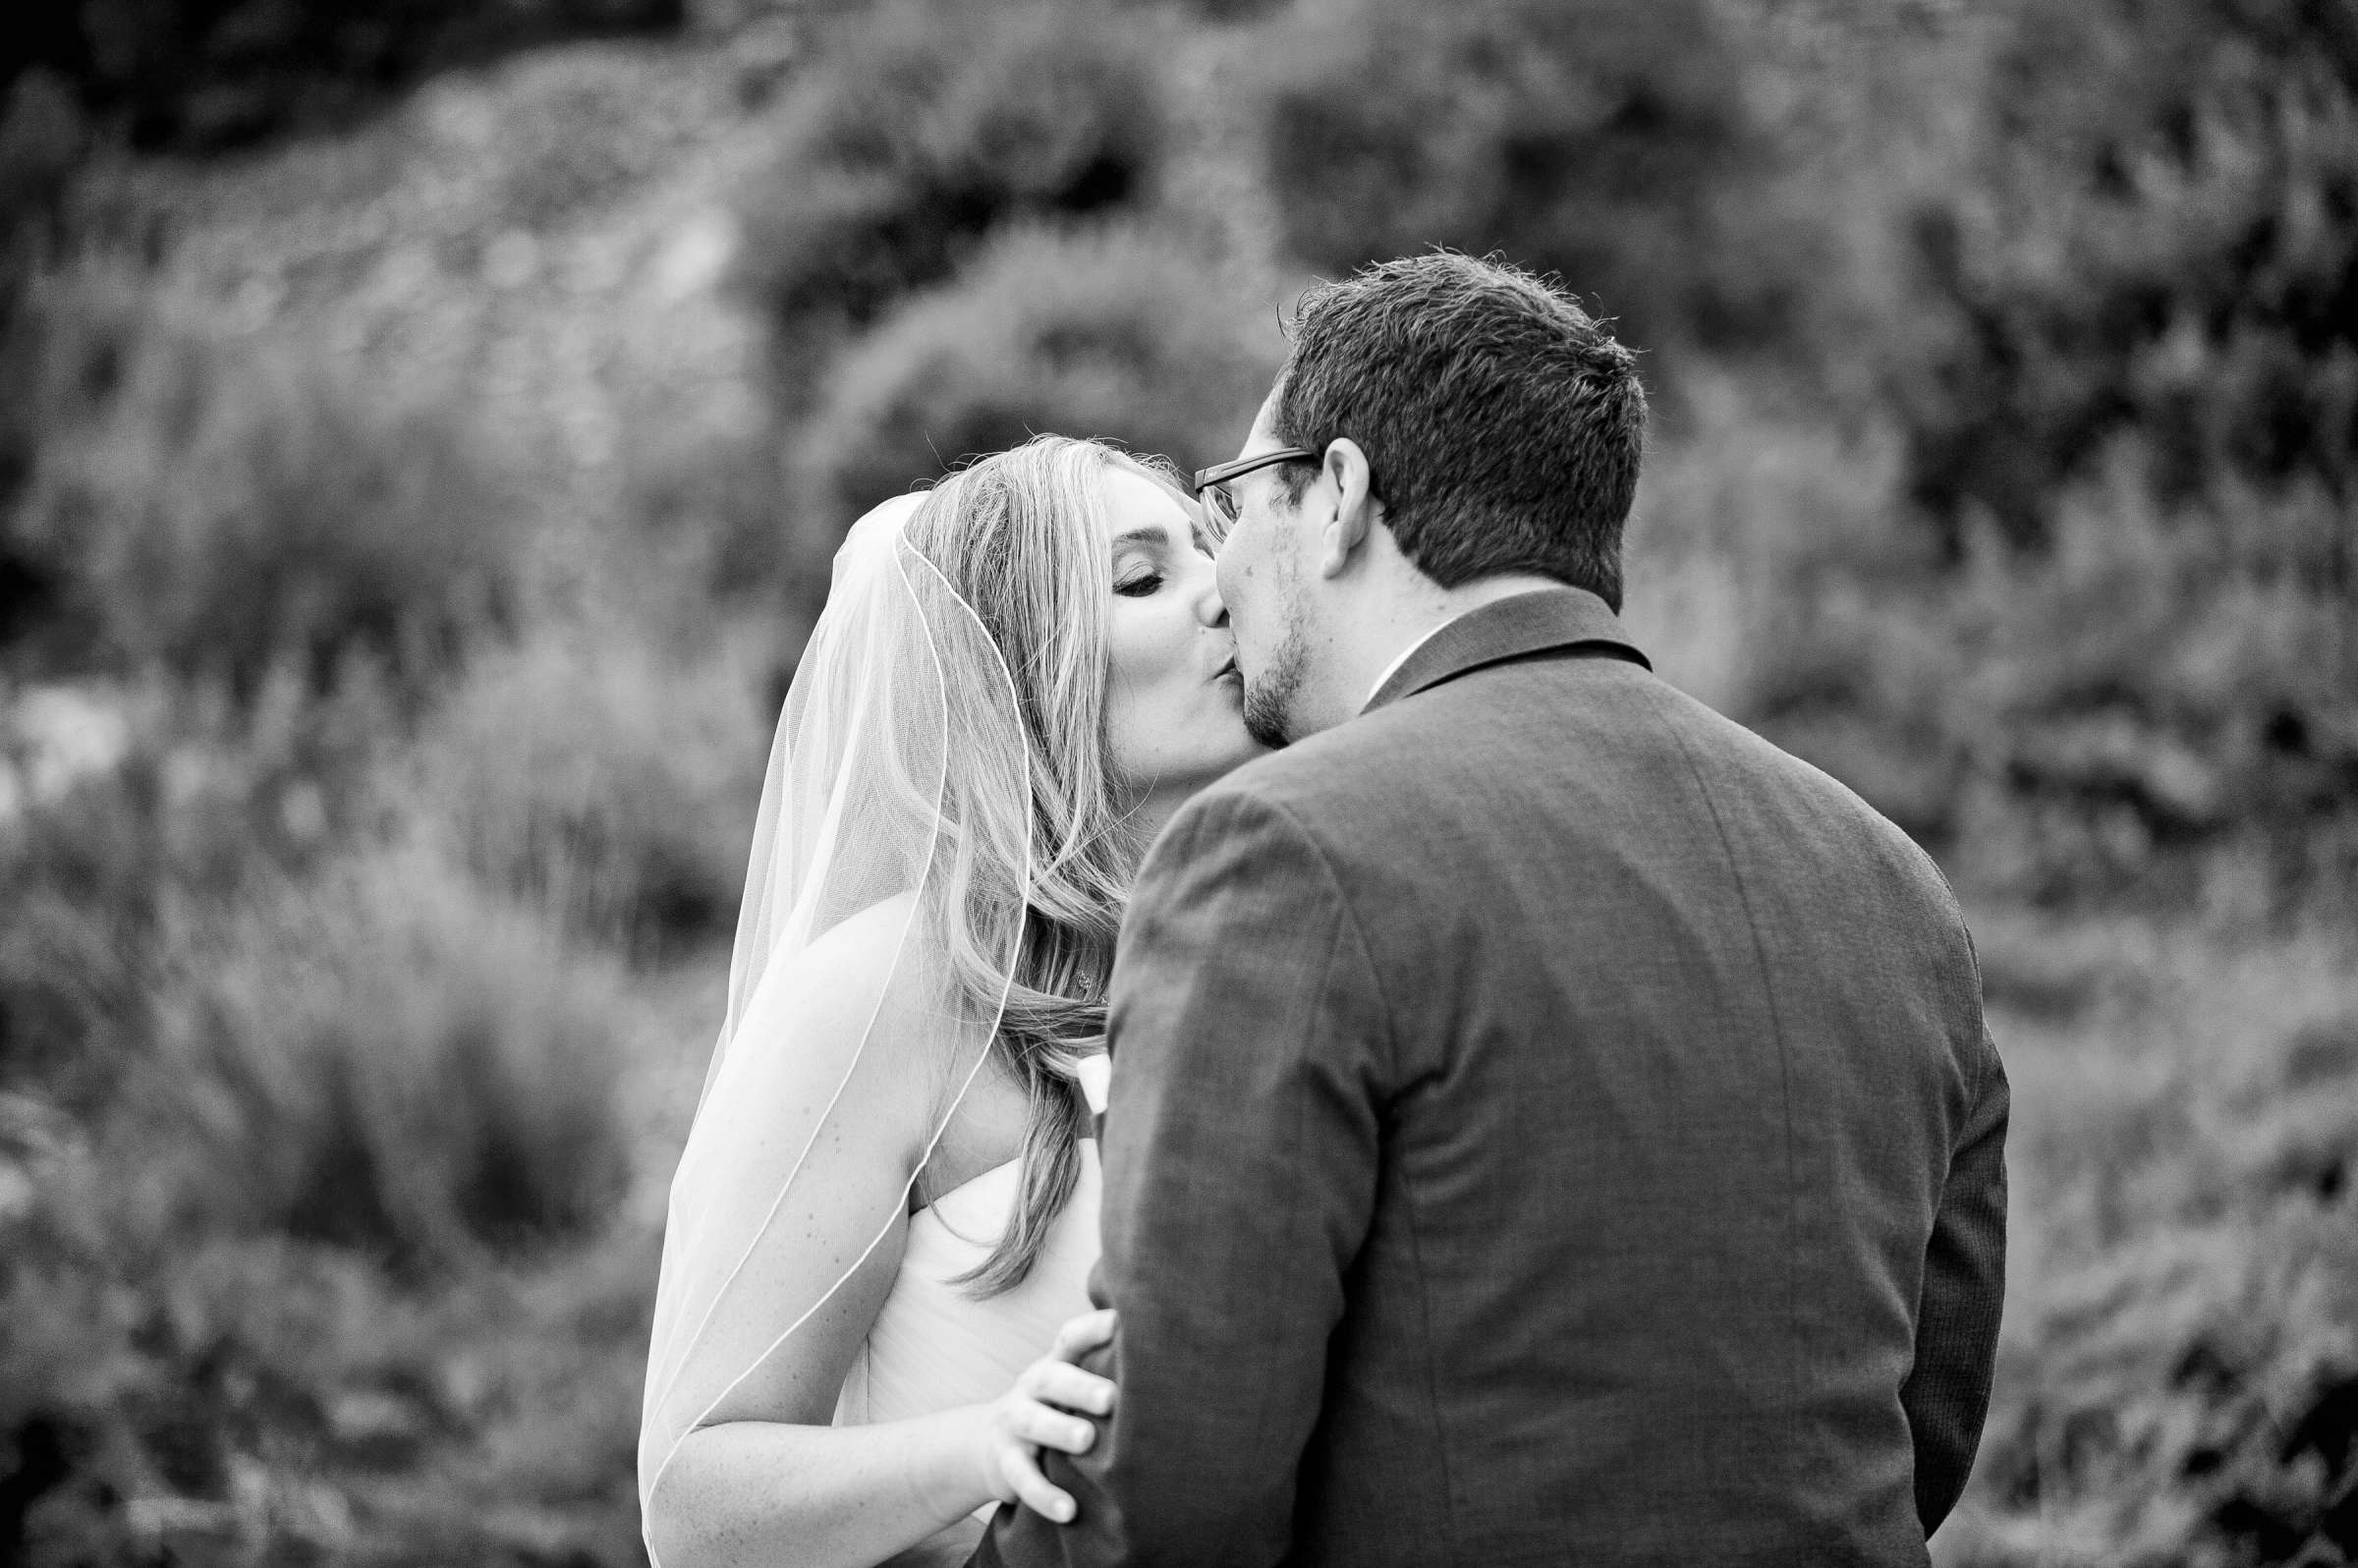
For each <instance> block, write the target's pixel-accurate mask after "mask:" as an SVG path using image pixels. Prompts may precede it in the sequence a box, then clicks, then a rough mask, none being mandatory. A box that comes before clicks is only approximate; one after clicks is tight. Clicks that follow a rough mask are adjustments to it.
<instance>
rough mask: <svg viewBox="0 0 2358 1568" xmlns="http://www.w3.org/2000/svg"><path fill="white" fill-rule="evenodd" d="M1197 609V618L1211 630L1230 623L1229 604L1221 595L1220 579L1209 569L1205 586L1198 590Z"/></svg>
mask: <svg viewBox="0 0 2358 1568" xmlns="http://www.w3.org/2000/svg"><path fill="white" fill-rule="evenodd" d="M1195 609H1196V619H1197V620H1199V621H1201V622H1202V623H1204V625H1205V626H1206V627H1207V629H1209V630H1211V631H1215V632H1216V631H1218V630H1219V629H1220V628H1221V627H1224V626H1226V625H1227V624H1228V605H1227V602H1226V601H1225V600H1223V599H1222V598H1221V597H1220V580H1219V579H1218V578H1217V577H1215V576H1213V575H1212V574H1211V572H1210V571H1209V570H1207V571H1206V572H1205V574H1204V586H1203V587H1202V588H1199V589H1197V591H1196V604H1195Z"/></svg>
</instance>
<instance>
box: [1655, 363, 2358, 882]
mask: <svg viewBox="0 0 2358 1568" xmlns="http://www.w3.org/2000/svg"><path fill="white" fill-rule="evenodd" d="M1697 391H1698V394H1699V395H1698V396H1697V397H1696V398H1694V399H1693V400H1692V407H1693V410H1694V413H1695V416H1696V422H1695V427H1694V429H1693V430H1692V432H1690V433H1686V434H1682V435H1680V436H1679V437H1677V438H1674V439H1671V440H1667V441H1665V442H1664V443H1663V444H1662V446H1661V448H1660V449H1659V450H1657V451H1656V454H1655V455H1654V460H1653V467H1652V470H1651V472H1650V474H1649V476H1648V479H1647V487H1646V492H1645V494H1644V496H1643V497H1642V508H1643V510H1642V514H1641V522H1640V525H1639V528H1638V529H1637V531H1636V533H1635V538H1636V545H1637V547H1636V552H1635V554H1636V562H1637V565H1636V568H1635V570H1634V571H1633V574H1632V583H1633V588H1632V605H1631V610H1632V614H1633V616H1635V617H1637V618H1638V620H1639V624H1640V625H1642V626H1646V627H1647V628H1648V631H1649V635H1650V636H1652V635H1655V633H1654V628H1653V626H1652V624H1651V623H1652V622H1654V621H1656V620H1658V619H1660V617H1661V615H1662V613H1663V611H1664V610H1665V609H1669V608H1671V607H1674V606H1676V607H1682V608H1684V609H1685V610H1687V611H1688V612H1689V613H1690V614H1693V613H1700V614H1703V615H1704V616H1706V617H1707V619H1706V621H1705V624H1704V626H1703V627H1702V628H1701V629H1699V628H1698V627H1697V626H1694V625H1690V624H1687V623H1685V622H1678V623H1673V624H1671V625H1670V626H1669V627H1668V628H1667V629H1666V633H1665V636H1666V642H1665V651H1666V655H1667V659H1668V662H1666V663H1665V665H1664V668H1665V670H1666V671H1667V672H1668V673H1670V674H1671V675H1672V676H1673V678H1675V679H1678V680H1680V681H1681V683H1682V684H1686V685H1689V686H1691V687H1692V688H1693V689H1696V690H1698V691H1701V692H1703V693H1705V694H1706V695H1708V696H1710V697H1712V698H1713V699H1715V700H1719V701H1720V702H1722V703H1723V704H1724V705H1725V706H1726V708H1727V709H1728V711H1730V712H1732V713H1734V714H1736V715H1737V716H1739V717H1740V718H1742V719H1743V720H1744V721H1745V722H1746V723H1748V724H1751V725H1753V726H1755V727H1756V728H1758V729H1759V730H1761V731H1762V733H1764V734H1766V735H1768V737H1769V738H1771V739H1773V740H1775V741H1776V742H1777V743H1778V744H1779V745H1782V746H1784V747H1786V748H1788V749H1790V750H1792V751H1794V752H1796V753H1798V754H1800V755H1801V756H1806V757H1808V758H1809V759H1810V760H1812V761H1814V762H1816V763H1818V764H1819V765H1820V766H1822V767H1825V769H1826V770H1827V771H1829V772H1831V773H1833V774H1834V775H1835V776H1836V777H1838V778H1840V779H1842V780H1843V781H1844V782H1845V783H1847V784H1849V785H1850V786H1851V787H1852V788H1854V789H1856V790H1858V791H1859V792H1860V793H1861V794H1862V795H1864V796H1866V797H1867V799H1868V800H1869V801H1870V802H1872V803H1873V804H1874V805H1875V806H1876V807H1878V808H1879V809H1880V810H1881V811H1882V812H1884V813H1885V814H1887V815H1889V816H1890V817H1892V818H1893V819H1894V820H1895V821H1897V822H1898V823H1900V825H1902V826H1903V827H1905V828H1906V829H1907V830H1908V831H1909V832H1911V833H1912V834H1914V835H1916V836H1917V837H1918V838H1919V839H1920V840H1923V841H1924V842H1926V843H1928V844H1930V845H1933V846H1934V847H1936V848H1937V850H1938V851H1939V852H1940V853H1941V855H1942V857H1943V859H1944V861H1945V863H1946V864H1947V865H1948V867H1949V868H1950V870H1951V872H1952V874H1955V875H1957V876H1959V877H1960V878H1961V879H1962V880H1964V881H1967V882H1970V883H1973V884H1975V885H1976V886H1978V887H1980V888H1982V889H1984V890H1986V891H1992V892H1999V893H2004V894H2007V895H2011V896H2016V897H2028V898H2031V899H2034V900H2037V901H2040V902H2044V903H2050V904H2071V903H2079V902H2085V901H2090V900H2094V901H2098V902H2108V903H2120V902H2126V903H2140V904H2145V905H2148V906H2152V907H2162V906H2174V907H2177V908H2181V909H2183V908H2188V907H2193V906H2200V905H2207V906H2209V907H2211V908H2212V909H2214V910H2215V912H2217V913H2220V914H2225V915H2234V916H2238V917H2249V916H2260V917H2263V918H2268V917H2276V916H2285V915H2290V914H2293V913H2295V912H2298V911H2304V910H2305V911H2313V912H2317V913H2321V914H2334V913H2339V914H2347V913H2349V912H2350V911H2351V908H2352V904H2351V896H2350V890H2351V889H2352V888H2353V887H2358V677H2354V675H2353V670H2354V668H2358V666H2354V665H2353V663H2352V660H2353V657H2354V655H2358V628H2354V626H2353V619H2352V618H2353V615H2354V614H2358V609H2354V607H2353V606H2352V604H2351V603H2349V602H2348V601H2345V600H2338V599H2335V598H2332V597H2329V596H2324V595H2319V594H2316V593H2314V592H2311V591H2307V590H2306V589H2305V588H2304V586H2303V585H2304V584H2308V583H2314V582H2316V581H2317V574H2318V572H2319V569H2320V566H2321V562H2320V560H2319V550H2320V547H2321V542H2322V541H2324V540H2325V539H2327V538H2329V537H2330V533H2331V531H2332V528H2333V527H2334V518H2333V513H2332V508H2331V506H2330V503H2329V502H2328V501H2327V499H2326V498H2325V497H2324V496H2322V495H2320V494H2318V493H2316V492H2314V491H2311V492H2309V493H2306V494H2303V493H2297V492H2296V493H2278V494H2274V495H2271V494H2268V493H2265V492H2260V491H2246V492H2245V493H2244V494H2243V495H2242V496H2241V498H2240V499H2239V500H2234V501H2226V500H2222V501H2220V502H2218V503H2216V504H2211V505H2204V506H2193V505H2188V506H2181V507H2177V508H2174V509H2173V508H2167V507H2165V506H2164V505H2163V504H2162V503H2161V502H2160V501H2158V500H2157V499H2156V497H2155V496H2154V495H2153V493H2152V491H2151V489H2150V487H2149V485H2148V482H2147V480H2146V478H2145V477H2144V471H2143V465H2142V464H2141V463H2140V462H2139V461H2138V460H2137V459H2136V457H2135V455H2134V454H2125V453H2124V455H2123V456H2122V458H2121V459H2120V460H2119V461H2117V462H2116V463H2115V464H2114V466H2113V467H2112V469H2111V470H2110V471H2109V473H2108V474H2107V475H2106V476H2105V479H2104V480H2103V481H2101V482H2092V483H2089V484H2084V485H2079V486H2075V487H2074V488H2073V489H2072V490H2070V491H2069V492H2067V495H2066V498H2065V500H2064V502H2063V504H2062V506H2061V507H2060V509H2059V511H2058V514H2057V518H2056V521H2055V523H2054V525H2053V537H2052V539H2051V541H2050V544H2049V546H2048V547H2046V548H2043V549H2041V550H2038V551H2032V552H2024V551H2020V550H2017V549H2015V548H2013V547H2011V546H2009V545H2007V544H2005V543H2004V542H2003V541H2002V540H2001V539H1999V538H1998V537H1996V536H1995V535H1994V534H1993V533H1992V532H1982V533H1979V534H1977V535H1974V538H1975V541H1976V542H1975V543H1974V545H1973V547H1972V549H1971V550H1970V553H1969V555H1968V557H1967V559H1966V560H1965V561H1963V562H1962V563H1957V564H1949V563H1947V562H1946V561H1945V559H1944V556H1943V552H1942V550H1941V548H1940V545H1939V542H1938V540H1937V536H1936V534H1935V532H1934V531H1932V530H1931V529H1929V528H1926V527H1924V526H1923V520H1922V517H1921V515H1920V514H1918V513H1917V512H1916V511H1915V510H1914V509H1913V508H1912V507H1911V506H1909V504H1908V503H1907V501H1906V499H1905V496H1904V487H1905V473H1906V468H1905V463H1906V458H1905V451H1906V449H1905V442H1904V437H1902V436H1901V435H1900V434H1899V433H1898V432H1896V431H1893V430H1890V429H1889V428H1888V427H1885V428H1884V429H1882V430H1881V431H1874V430H1872V428H1871V430H1870V432H1869V433H1867V434H1865V435H1863V436H1861V437H1856V438H1849V439H1845V438H1842V437H1839V436H1837V435H1835V434H1833V433H1832V432H1830V431H1827V430H1825V429H1824V428H1821V427H1818V426H1815V425H1809V424H1803V425H1795V424H1793V423H1791V422H1788V421H1787V420H1784V419H1782V418H1780V417H1779V416H1777V415H1776V414H1773V413H1771V412H1769V411H1768V409H1766V408H1764V407H1763V406H1762V405H1761V404H1760V403H1759V402H1757V401H1754V400H1752V399H1751V398H1749V397H1747V396H1746V395H1744V394H1742V393H1739V392H1735V391H1731V390H1730V389H1729V388H1728V387H1727V386H1726V385H1724V384H1715V383H1714V384H1699V385H1698V388H1697ZM1699 594H1701V595H1705V596H1704V597H1701V598H1698V595H1699ZM1712 627H1717V628H1719V629H1720V636H1719V638H1718V639H1716V640H1714V639H1713V638H1712V637H1711V635H1710V630H1711V628H1712Z"/></svg>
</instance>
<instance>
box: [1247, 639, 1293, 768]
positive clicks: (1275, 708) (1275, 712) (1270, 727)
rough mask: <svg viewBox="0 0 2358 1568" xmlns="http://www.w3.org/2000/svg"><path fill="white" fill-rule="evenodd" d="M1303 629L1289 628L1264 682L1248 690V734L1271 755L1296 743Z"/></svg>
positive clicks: (1254, 684) (1261, 681)
mask: <svg viewBox="0 0 2358 1568" xmlns="http://www.w3.org/2000/svg"><path fill="white" fill-rule="evenodd" d="M1302 654H1303V649H1302V629H1301V628H1300V627H1298V626H1288V627H1287V628H1286V629H1285V641H1284V642H1282V643H1280V644H1277V649H1276V651H1275V652H1274V653H1272V654H1271V655H1270V656H1269V667H1268V668H1267V669H1265V670H1263V671H1262V672H1261V679H1259V680H1257V681H1253V682H1250V683H1249V684H1247V686H1246V687H1245V733H1246V734H1247V735H1250V736H1252V737H1253V739H1255V740H1256V741H1259V742H1260V743H1261V744H1262V745H1263V746H1265V747H1267V748H1268V749H1269V750H1270V751H1272V752H1273V751H1276V750H1277V749H1279V748H1280V747H1283V746H1287V745H1290V744H1292V742H1293V739H1294V737H1293V733H1292V722H1291V721H1292V715H1293V706H1294V694H1295V693H1296V692H1298V691H1300V690H1301V687H1302Z"/></svg>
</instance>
